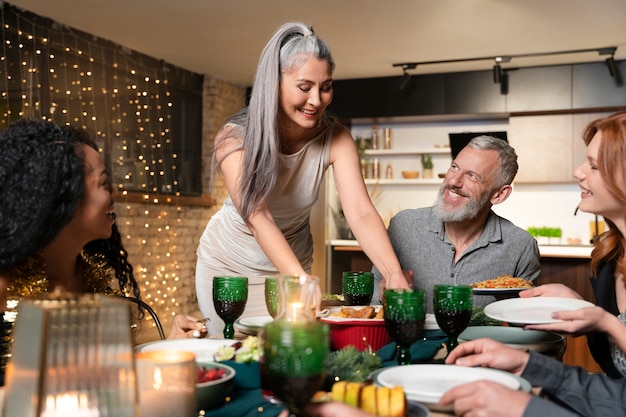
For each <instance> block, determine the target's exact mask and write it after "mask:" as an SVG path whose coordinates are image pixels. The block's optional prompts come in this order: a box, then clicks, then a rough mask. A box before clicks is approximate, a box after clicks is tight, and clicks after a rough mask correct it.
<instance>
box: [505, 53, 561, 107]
mask: <svg viewBox="0 0 626 417" xmlns="http://www.w3.org/2000/svg"><path fill="white" fill-rule="evenodd" d="M508 77H509V93H508V95H507V96H506V111H507V112H509V113H514V112H528V111H537V110H540V111H553V110H563V109H569V108H571V103H572V66H571V65H561V66H553V67H537V68H523V69H520V70H519V71H508Z"/></svg>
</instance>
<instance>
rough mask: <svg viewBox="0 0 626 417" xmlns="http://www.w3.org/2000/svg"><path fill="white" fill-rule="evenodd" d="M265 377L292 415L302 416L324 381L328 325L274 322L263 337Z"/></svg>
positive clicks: (306, 322) (273, 391) (269, 325)
mask: <svg viewBox="0 0 626 417" xmlns="http://www.w3.org/2000/svg"><path fill="white" fill-rule="evenodd" d="M263 347H264V352H263V364H262V366H263V373H264V375H263V377H264V380H265V382H266V384H267V385H268V386H269V387H271V390H272V394H273V395H274V396H275V397H276V398H278V400H280V401H281V402H283V403H284V404H285V406H287V408H288V409H289V412H290V416H297V415H299V414H301V412H302V410H303V409H304V407H305V405H306V404H307V403H308V402H309V400H310V399H311V398H312V397H313V394H315V393H316V392H317V391H318V390H319V389H320V387H321V386H322V383H323V381H324V377H325V371H324V361H325V360H326V356H327V355H328V352H329V335H328V326H327V325H326V324H324V323H320V322H317V321H313V320H310V321H304V322H292V321H286V320H274V321H273V322H271V323H268V324H266V325H265V331H264V335H263Z"/></svg>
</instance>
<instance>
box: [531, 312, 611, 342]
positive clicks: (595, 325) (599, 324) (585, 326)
mask: <svg viewBox="0 0 626 417" xmlns="http://www.w3.org/2000/svg"><path fill="white" fill-rule="evenodd" d="M551 317H552V318H553V319H556V320H562V321H559V322H556V323H548V324H528V325H526V326H524V328H525V329H531V330H543V331H548V332H557V333H567V334H569V335H572V336H580V335H583V334H587V333H590V332H607V333H608V332H609V329H610V324H611V323H612V322H613V321H617V322H616V323H615V324H619V320H617V318H616V317H615V316H614V315H612V314H610V313H608V312H607V311H606V310H605V309H603V308H602V307H597V306H596V307H585V308H580V309H578V310H568V311H555V312H554V313H552V314H551Z"/></svg>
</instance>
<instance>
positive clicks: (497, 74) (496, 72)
mask: <svg viewBox="0 0 626 417" xmlns="http://www.w3.org/2000/svg"><path fill="white" fill-rule="evenodd" d="M501 77H502V67H500V63H499V62H497V61H496V65H494V66H493V82H494V83H495V84H499V83H500V78H501Z"/></svg>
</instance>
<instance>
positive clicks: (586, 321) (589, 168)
mask: <svg viewBox="0 0 626 417" xmlns="http://www.w3.org/2000/svg"><path fill="white" fill-rule="evenodd" d="M583 140H584V142H585V145H587V159H586V160H585V161H584V162H583V163H582V164H581V165H580V166H578V167H577V168H576V169H575V170H574V177H576V179H578V182H579V185H580V189H581V194H580V204H579V205H578V208H579V209H580V210H582V211H584V212H588V213H593V214H597V215H599V216H603V217H604V219H605V220H606V221H607V223H608V225H609V230H608V231H607V232H605V233H603V234H602V235H600V236H599V237H598V238H597V240H596V245H595V248H594V249H593V251H592V252H591V269H592V272H593V275H594V276H593V277H592V278H591V280H590V281H591V286H592V287H593V290H594V293H595V298H596V305H597V307H588V308H583V309H580V310H575V311H560V312H555V313H554V314H553V317H554V318H557V319H560V320H563V321H562V322H558V323H553V324H542V325H528V326H526V327H527V328H529V329H539V330H547V331H554V332H560V333H569V334H572V335H581V334H586V335H587V343H588V345H589V350H590V351H591V354H592V355H593V358H594V359H595V361H596V362H597V363H598V364H599V365H600V367H601V368H602V370H603V371H604V372H605V373H606V374H607V375H609V376H611V377H613V378H621V377H623V376H624V375H626V353H625V352H626V283H625V281H624V275H625V273H626V240H625V238H624V236H626V112H619V113H615V114H613V115H611V116H609V117H605V118H602V119H598V120H596V121H594V122H592V123H591V124H589V126H588V127H587V128H586V130H585V132H584V134H583ZM520 296H521V297H535V296H552V297H570V298H581V297H580V295H578V294H577V293H576V292H574V291H573V290H571V289H570V288H568V287H566V286H565V285H562V284H546V285H542V286H539V287H537V288H533V289H530V290H526V291H523V292H521V293H520Z"/></svg>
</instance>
